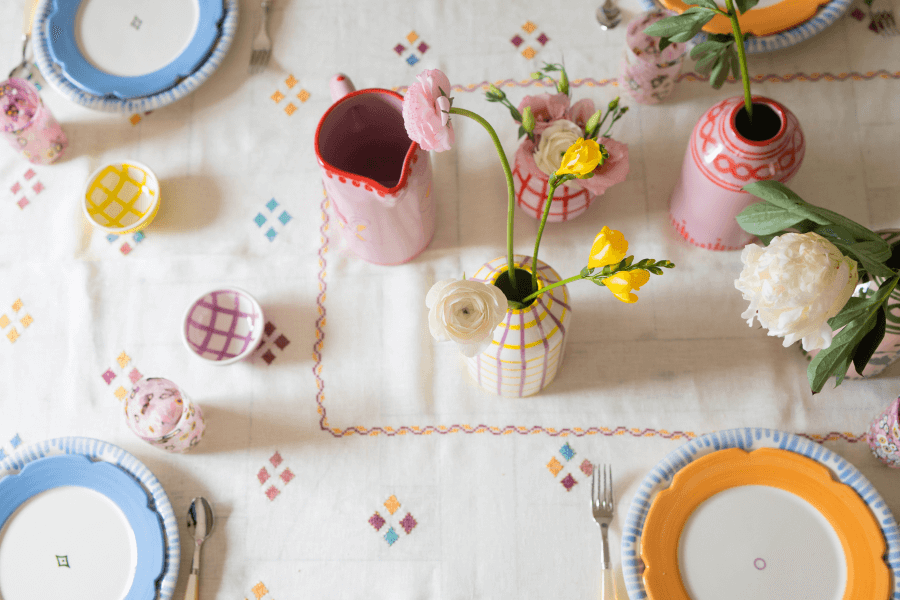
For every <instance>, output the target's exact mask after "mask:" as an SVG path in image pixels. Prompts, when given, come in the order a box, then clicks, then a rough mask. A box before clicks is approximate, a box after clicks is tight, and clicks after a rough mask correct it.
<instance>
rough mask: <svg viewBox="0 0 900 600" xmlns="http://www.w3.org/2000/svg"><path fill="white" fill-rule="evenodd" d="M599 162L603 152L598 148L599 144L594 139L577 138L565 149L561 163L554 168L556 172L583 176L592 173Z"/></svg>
mask: <svg viewBox="0 0 900 600" xmlns="http://www.w3.org/2000/svg"><path fill="white" fill-rule="evenodd" d="M601 164H603V152H601V150H600V144H598V143H597V142H596V140H586V139H584V138H578V140H577V141H576V142H575V143H574V144H572V145H571V146H569V149H568V150H566V153H565V154H564V155H563V158H562V164H561V165H560V167H559V169H557V170H556V174H557V175H566V174H569V173H571V174H572V175H575V176H576V177H584V176H585V175H587V174H589V173H592V172H593V171H594V169H596V168H597V166H598V165H601Z"/></svg>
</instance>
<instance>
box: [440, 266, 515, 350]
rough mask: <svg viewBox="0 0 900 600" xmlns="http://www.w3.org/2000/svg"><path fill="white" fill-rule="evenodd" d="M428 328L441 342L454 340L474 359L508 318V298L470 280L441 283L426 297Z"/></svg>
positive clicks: (487, 286)
mask: <svg viewBox="0 0 900 600" xmlns="http://www.w3.org/2000/svg"><path fill="white" fill-rule="evenodd" d="M425 305H426V306H427V307H428V308H429V309H430V310H429V313H428V328H429V329H430V330H431V335H432V336H434V339H436V340H438V341H439V342H442V341H446V340H453V341H454V342H456V343H457V344H459V349H460V352H462V353H463V355H464V356H466V357H469V358H471V357H473V356H475V355H477V354H481V353H482V352H484V351H485V350H487V348H488V346H490V345H491V341H492V340H493V333H494V328H495V327H497V325H499V324H500V322H501V321H503V317H505V316H506V307H507V304H506V296H505V295H504V294H503V292H502V291H501V290H500V288H498V287H497V286H495V285H490V284H487V283H481V282H480V281H470V280H468V279H462V280H458V279H444V280H442V281H438V282H437V283H435V284H434V285H433V286H431V289H430V290H428V295H427V296H426V297H425Z"/></svg>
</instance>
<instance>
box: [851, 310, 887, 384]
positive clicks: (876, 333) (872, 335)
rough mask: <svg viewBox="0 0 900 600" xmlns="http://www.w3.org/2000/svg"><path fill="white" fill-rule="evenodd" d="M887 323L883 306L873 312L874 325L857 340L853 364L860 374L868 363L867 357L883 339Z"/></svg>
mask: <svg viewBox="0 0 900 600" xmlns="http://www.w3.org/2000/svg"><path fill="white" fill-rule="evenodd" d="M886 325H887V317H886V316H885V313H884V306H882V307H881V308H879V309H878V311H877V312H876V313H875V326H874V327H872V329H871V331H869V333H867V334H866V335H865V336H864V337H863V339H861V340H860V341H859V345H858V346H857V347H856V349H855V350H854V351H853V353H852V354H853V366H854V367H856V372H857V373H859V374H860V375H862V372H863V369H865V368H866V365H867V364H869V359H871V358H872V355H873V354H875V350H876V349H877V348H878V345H879V344H880V343H881V340H883V339H884V330H885V326H886Z"/></svg>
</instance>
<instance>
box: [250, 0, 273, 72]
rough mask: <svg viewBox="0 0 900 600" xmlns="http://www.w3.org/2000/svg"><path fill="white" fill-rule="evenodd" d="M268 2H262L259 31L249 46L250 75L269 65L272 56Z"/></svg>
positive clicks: (263, 0) (265, 0)
mask: <svg viewBox="0 0 900 600" xmlns="http://www.w3.org/2000/svg"><path fill="white" fill-rule="evenodd" d="M269 4H270V2H269V0H262V3H260V7H262V21H260V23H259V31H258V32H257V33H256V37H255V38H253V44H251V46H250V50H251V52H250V74H251V75H252V74H254V73H259V72H260V71H262V70H263V69H265V68H266V65H268V64H269V57H271V56H272V40H271V38H269Z"/></svg>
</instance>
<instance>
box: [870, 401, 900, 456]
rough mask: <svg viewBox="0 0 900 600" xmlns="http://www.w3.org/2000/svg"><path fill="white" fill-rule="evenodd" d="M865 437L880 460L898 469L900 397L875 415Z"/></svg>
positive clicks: (899, 453) (899, 454)
mask: <svg viewBox="0 0 900 600" xmlns="http://www.w3.org/2000/svg"><path fill="white" fill-rule="evenodd" d="M866 437H867V438H868V441H869V448H871V449H872V453H873V454H874V455H875V456H877V457H878V459H879V460H881V462H883V463H884V464H886V465H887V466H889V467H893V468H894V469H900V398H897V399H896V400H894V401H893V402H892V403H891V405H890V406H888V407H887V408H886V409H885V410H884V412H883V413H881V414H880V415H878V416H877V417H875V420H874V421H872V424H871V425H870V426H869V431H868V432H867V433H866Z"/></svg>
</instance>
